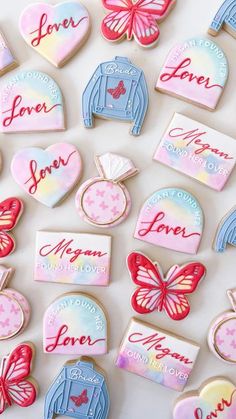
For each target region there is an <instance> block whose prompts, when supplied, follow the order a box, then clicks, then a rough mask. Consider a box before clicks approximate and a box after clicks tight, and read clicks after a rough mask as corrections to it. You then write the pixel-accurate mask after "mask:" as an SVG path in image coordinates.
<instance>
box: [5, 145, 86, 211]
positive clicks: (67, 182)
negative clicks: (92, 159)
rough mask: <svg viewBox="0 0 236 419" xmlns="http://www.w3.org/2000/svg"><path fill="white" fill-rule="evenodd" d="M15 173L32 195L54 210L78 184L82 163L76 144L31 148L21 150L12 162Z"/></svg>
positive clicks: (15, 177) (18, 180) (15, 176)
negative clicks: (44, 148)
mask: <svg viewBox="0 0 236 419" xmlns="http://www.w3.org/2000/svg"><path fill="white" fill-rule="evenodd" d="M11 172H12V176H13V178H14V179H15V181H16V182H17V183H18V184H19V185H20V186H21V188H23V189H24V190H25V191H26V192H27V193H28V194H29V195H30V196H32V197H33V198H35V199H37V201H39V202H41V203H43V204H45V205H47V206H48V207H54V206H55V205H56V204H58V203H59V202H60V201H61V200H62V199H63V198H65V197H66V195H68V193H69V192H70V190H71V189H72V188H73V186H74V185H75V184H76V183H77V182H78V180H79V178H80V176H81V172H82V161H81V157H80V153H79V151H78V150H77V148H76V147H75V146H74V145H72V144H69V143H56V144H53V145H51V146H50V147H48V148H47V149H46V150H43V149H41V148H36V147H31V148H24V149H22V150H20V151H18V152H17V153H16V154H15V156H14V157H13V160H12V162H11Z"/></svg>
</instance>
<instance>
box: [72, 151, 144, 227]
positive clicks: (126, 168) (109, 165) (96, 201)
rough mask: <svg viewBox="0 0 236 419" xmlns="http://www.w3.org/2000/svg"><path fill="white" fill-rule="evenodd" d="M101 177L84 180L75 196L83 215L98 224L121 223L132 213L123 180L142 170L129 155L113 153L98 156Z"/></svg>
mask: <svg viewBox="0 0 236 419" xmlns="http://www.w3.org/2000/svg"><path fill="white" fill-rule="evenodd" d="M95 163H96V165H97V169H98V171H99V175H100V176H99V177H95V178H92V179H89V180H87V181H86V182H85V183H83V184H82V185H81V186H80V188H79V189H78V192H77V194H76V197H75V204H76V208H77V210H78V211H79V214H80V216H81V218H82V219H83V220H84V221H86V222H88V223H89V224H92V225H95V226H98V227H112V226H115V225H117V224H120V223H121V222H122V221H124V220H125V219H126V218H127V216H128V215H129V212H130V209H131V198H130V195H129V192H128V190H127V189H126V187H125V186H124V185H123V183H122V182H123V181H124V180H125V179H127V178H129V177H131V176H134V175H135V174H137V172H138V169H136V167H135V166H134V164H133V162H132V161H131V160H130V159H127V158H126V157H123V156H120V155H118V154H113V153H105V154H102V155H101V156H96V158H95Z"/></svg>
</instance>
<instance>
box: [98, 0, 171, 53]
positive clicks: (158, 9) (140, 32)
mask: <svg viewBox="0 0 236 419" xmlns="http://www.w3.org/2000/svg"><path fill="white" fill-rule="evenodd" d="M102 2H103V5H104V7H105V8H106V9H108V10H109V11H110V13H109V14H108V15H107V16H106V17H105V18H104V19H103V21H102V25H101V31H102V34H103V36H104V38H105V39H106V40H107V41H110V42H116V41H121V40H122V39H123V38H125V37H126V38H127V40H128V41H130V40H131V39H132V38H134V39H135V41H136V42H137V43H138V44H139V45H140V46H141V47H152V46H154V45H155V44H156V43H157V41H158V39H159V36H160V30H159V27H158V23H159V22H161V21H162V20H164V19H165V18H166V17H167V16H168V14H169V13H170V11H171V9H172V8H173V6H174V5H175V2H176V1H175V0H148V1H147V0H138V1H137V0H124V1H123V0H112V1H111V0H102Z"/></svg>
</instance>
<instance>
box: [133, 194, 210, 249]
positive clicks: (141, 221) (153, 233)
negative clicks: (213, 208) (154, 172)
mask: <svg viewBox="0 0 236 419" xmlns="http://www.w3.org/2000/svg"><path fill="white" fill-rule="evenodd" d="M203 224H204V216H203V212H202V209H201V207H200V205H199V203H198V201H197V200H196V198H194V196H193V195H191V194H190V193H189V192H186V191H184V190H183V189H178V188H166V189H160V190H159V191H156V192H154V193H153V194H152V195H151V196H150V198H148V199H147V200H146V202H145V203H144V205H143V207H142V208H141V211H140V213H139V217H138V221H137V224H136V228H135V232H134V237H135V238H136V239H139V240H142V241H145V242H147V243H151V244H154V245H156V246H162V247H166V248H167V249H172V250H176V251H178V252H183V253H189V254H195V253H197V251H198V247H199V244H200V241H201V236H202V233H203Z"/></svg>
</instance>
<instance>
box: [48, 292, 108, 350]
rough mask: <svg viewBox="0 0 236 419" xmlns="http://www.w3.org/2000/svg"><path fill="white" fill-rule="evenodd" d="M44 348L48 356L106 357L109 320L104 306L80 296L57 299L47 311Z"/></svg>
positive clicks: (84, 295) (85, 296)
mask: <svg viewBox="0 0 236 419" xmlns="http://www.w3.org/2000/svg"><path fill="white" fill-rule="evenodd" d="M43 323H44V326H43V347H44V352H45V353H48V354H62V355H102V354H105V353H107V320H106V316H105V313H104V311H103V308H102V306H101V305H100V304H99V303H98V302H97V301H96V300H95V299H94V298H92V297H91V296H89V295H87V294H82V293H79V292H73V293H68V294H64V295H62V296H60V297H58V298H57V299H56V300H55V301H54V302H53V303H52V304H51V305H50V306H49V308H48V309H47V310H46V312H45V315H44V322H43Z"/></svg>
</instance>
